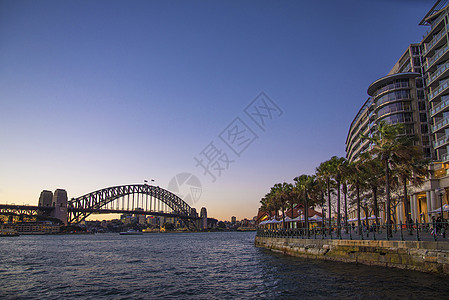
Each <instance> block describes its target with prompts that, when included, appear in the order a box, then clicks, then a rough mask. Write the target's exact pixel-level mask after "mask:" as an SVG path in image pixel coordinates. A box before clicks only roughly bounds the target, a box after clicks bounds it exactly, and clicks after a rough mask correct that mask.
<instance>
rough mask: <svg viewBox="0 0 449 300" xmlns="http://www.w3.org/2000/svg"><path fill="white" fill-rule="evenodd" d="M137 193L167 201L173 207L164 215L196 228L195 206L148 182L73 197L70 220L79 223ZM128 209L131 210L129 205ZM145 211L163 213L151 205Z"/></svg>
mask: <svg viewBox="0 0 449 300" xmlns="http://www.w3.org/2000/svg"><path fill="white" fill-rule="evenodd" d="M136 194H137V195H146V196H150V197H153V198H154V199H157V200H159V201H161V202H162V203H165V204H166V205H167V206H168V207H169V208H170V209H171V213H168V214H162V215H168V216H173V217H179V218H180V219H182V220H183V221H184V223H185V224H186V225H187V226H188V227H189V228H190V229H194V228H196V222H195V221H196V220H197V219H198V214H197V212H196V210H195V209H194V208H192V207H190V205H188V204H187V203H186V202H185V201H184V200H182V199H181V198H179V197H178V196H176V195H175V194H173V193H172V192H170V191H167V190H165V189H163V188H160V187H158V186H152V185H148V184H131V185H121V186H114V187H108V188H104V189H101V190H97V191H94V192H91V193H89V194H86V195H83V196H81V197H78V198H72V199H71V200H69V201H68V203H67V211H68V222H69V223H71V224H77V223H79V222H81V221H83V220H85V219H86V218H87V217H88V216H89V215H91V214H92V213H95V212H98V211H99V210H100V209H102V208H104V207H107V205H108V204H111V203H112V202H114V201H118V200H119V199H120V198H123V197H125V196H128V197H129V196H130V195H136ZM150 199H151V198H150ZM119 204H120V203H117V207H119ZM136 208H137V207H136ZM140 209H143V208H140ZM121 210H122V211H125V207H122V209H121ZM127 211H128V212H129V207H128V209H127ZM133 212H135V213H139V212H140V210H137V209H134V207H133ZM143 212H144V213H145V214H150V215H151V214H154V215H161V214H160V213H159V212H157V211H151V207H150V211H148V210H144V211H143Z"/></svg>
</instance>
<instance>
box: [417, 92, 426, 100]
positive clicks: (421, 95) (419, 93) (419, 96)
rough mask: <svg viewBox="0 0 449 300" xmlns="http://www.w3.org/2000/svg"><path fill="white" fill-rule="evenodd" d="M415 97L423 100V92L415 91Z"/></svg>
mask: <svg viewBox="0 0 449 300" xmlns="http://www.w3.org/2000/svg"><path fill="white" fill-rule="evenodd" d="M416 96H417V97H418V99H419V100H424V90H416Z"/></svg>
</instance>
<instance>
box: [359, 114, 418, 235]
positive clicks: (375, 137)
mask: <svg viewBox="0 0 449 300" xmlns="http://www.w3.org/2000/svg"><path fill="white" fill-rule="evenodd" d="M403 131H404V126H403V124H396V125H391V124H388V123H386V122H385V121H381V122H380V123H379V125H378V127H377V131H375V132H374V133H373V134H372V136H362V137H363V138H364V139H368V140H369V141H370V142H371V144H372V149H371V150H370V152H371V154H372V155H373V156H375V157H378V158H379V159H380V161H381V162H382V164H383V167H384V171H385V198H386V211H387V235H388V236H390V237H391V236H392V228H391V223H392V222H391V199H390V176H391V167H393V164H394V162H395V161H398V160H400V158H401V157H403V156H404V153H405V152H406V151H407V147H408V146H410V137H408V136H406V135H404V134H402V133H403Z"/></svg>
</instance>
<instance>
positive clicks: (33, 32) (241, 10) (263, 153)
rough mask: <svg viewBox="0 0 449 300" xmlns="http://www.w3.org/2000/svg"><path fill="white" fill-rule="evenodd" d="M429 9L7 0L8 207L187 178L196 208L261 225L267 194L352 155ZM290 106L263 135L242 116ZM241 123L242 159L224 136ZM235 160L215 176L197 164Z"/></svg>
mask: <svg viewBox="0 0 449 300" xmlns="http://www.w3.org/2000/svg"><path fill="white" fill-rule="evenodd" d="M433 4H434V1H405V0H402V1H399V0H397V1H394V0H389V1H387V0H382V1H379V0H375V1H374V0H371V1H368V0H364V1H360V0H357V1H334V0H327V1H326V0H322V1H251V0H243V1H241V0H239V1H181V0H179V1H174V0H169V1H46V0H43V1H16V0H14V1H8V0H6V1H5V0H0V141H1V144H0V145H1V147H0V203H16V204H23V203H25V204H32V205H36V204H37V201H38V197H39V194H40V192H41V191H42V190H43V189H49V190H53V191H54V190H55V189H56V188H63V189H66V190H67V192H68V195H69V197H70V198H72V197H78V196H81V195H84V194H86V193H89V192H92V191H94V190H98V189H101V188H104V187H108V186H114V185H122V184H132V183H143V180H144V179H147V180H150V179H154V180H155V184H156V185H159V186H161V187H164V188H166V187H167V185H168V183H169V181H170V179H171V178H172V177H173V176H175V175H176V174H179V173H182V172H188V173H192V174H194V175H196V176H197V177H198V178H199V180H200V181H201V183H202V196H201V198H200V199H199V200H198V201H197V202H196V203H194V204H193V207H195V208H197V210H198V211H199V209H200V208H201V207H202V206H206V207H207V209H208V215H209V216H211V217H215V218H218V219H222V220H230V218H231V216H236V217H237V219H242V218H252V217H253V216H255V215H256V213H257V209H258V207H259V201H260V199H261V197H263V195H265V194H266V193H267V192H268V191H269V189H270V187H271V186H272V185H274V184H275V183H278V182H283V181H288V182H292V179H293V178H294V177H296V176H298V175H300V174H304V173H305V174H312V173H314V172H315V168H316V167H317V166H318V165H319V164H320V163H321V162H322V161H325V160H327V159H329V158H330V157H331V156H333V155H338V156H344V155H345V152H344V150H345V139H346V135H347V132H348V128H349V126H350V123H351V122H352V120H353V118H354V116H355V115H356V113H357V111H358V110H359V109H360V107H361V105H362V104H363V102H364V101H365V100H366V99H367V97H368V95H367V93H366V90H367V87H368V86H369V84H370V83H372V82H373V81H374V80H376V79H378V78H379V77H382V76H385V75H386V74H387V73H388V72H389V71H390V69H391V68H392V67H393V65H394V63H395V62H396V61H397V59H398V58H399V57H400V55H401V54H402V53H403V52H404V51H405V49H406V47H407V46H408V45H409V44H410V43H415V42H420V40H421V37H422V35H423V33H424V32H425V31H426V30H427V28H425V27H423V26H418V23H419V21H420V20H421V19H422V17H423V16H424V15H425V14H426V13H427V11H428V10H429V9H430V8H431V7H432V5H433ZM260 92H265V93H266V95H268V96H269V97H270V98H271V99H272V100H273V101H274V102H275V103H276V104H277V105H278V106H279V107H280V108H281V109H282V111H283V114H282V115H281V116H280V117H279V118H273V120H270V122H269V123H268V124H267V126H266V130H265V132H264V131H261V130H260V128H258V127H257V126H256V125H255V124H254V123H251V120H249V119H248V118H246V117H245V116H246V115H245V113H244V108H245V107H246V106H247V105H248V104H249V103H250V102H251V101H252V100H253V99H254V98H255V97H256V96H257V95H258V94H259V93H260ZM236 117H240V118H241V119H242V120H243V121H245V123H246V124H247V125H248V126H249V127H250V128H251V129H252V130H253V131H254V133H255V134H256V135H257V136H258V138H257V139H256V140H255V141H254V142H253V143H252V144H251V145H249V146H248V148H247V149H246V150H245V151H244V152H243V153H242V154H241V156H240V157H238V156H236V155H235V154H233V153H232V152H231V151H229V149H226V146H225V145H224V144H220V139H219V137H218V136H219V134H220V132H222V131H223V130H224V129H225V128H226V127H227V126H228V125H229V124H230V123H231V122H232V121H233V120H234V119H235V118H236ZM210 142H214V143H215V144H216V145H217V146H218V147H219V148H221V149H222V150H223V152H225V153H227V154H228V155H229V158H230V159H231V160H234V162H233V163H231V164H230V165H229V169H227V170H224V171H223V172H222V174H221V176H219V177H217V179H216V181H215V182H212V181H211V179H210V177H209V176H207V175H206V176H205V175H204V173H203V170H202V169H201V168H199V167H196V162H195V160H194V157H198V155H199V153H200V152H201V151H202V150H203V149H205V147H206V146H207V145H208V144H209V143H210Z"/></svg>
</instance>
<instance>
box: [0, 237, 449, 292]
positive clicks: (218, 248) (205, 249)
mask: <svg viewBox="0 0 449 300" xmlns="http://www.w3.org/2000/svg"><path fill="white" fill-rule="evenodd" d="M254 236H255V233H254V232H245V233H240V232H229V233H178V234H144V235H140V236H120V235H118V234H97V235H77V236H75V235H58V236H20V237H17V238H2V239H0V298H1V299H4V298H6V299H67V298H70V299H73V298H78V299H99V298H103V299H154V298H164V299H235V298H269V299H279V298H283V299H330V298H333V299H449V283H448V282H449V277H440V276H437V275H431V274H423V273H419V272H413V271H405V270H396V269H386V268H381V267H369V266H363V265H355V264H344V263H337V262H327V261H319V260H305V259H301V258H295V257H289V256H284V255H280V254H275V253H272V252H270V251H267V250H265V249H260V248H255V247H254Z"/></svg>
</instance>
